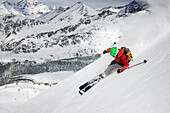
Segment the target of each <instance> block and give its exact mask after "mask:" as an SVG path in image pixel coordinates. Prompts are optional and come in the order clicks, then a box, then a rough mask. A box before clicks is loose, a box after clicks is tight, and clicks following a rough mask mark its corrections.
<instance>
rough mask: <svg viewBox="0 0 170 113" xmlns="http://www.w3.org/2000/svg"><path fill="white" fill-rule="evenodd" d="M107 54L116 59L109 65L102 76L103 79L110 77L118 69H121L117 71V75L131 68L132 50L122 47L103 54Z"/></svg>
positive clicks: (113, 48) (108, 50) (110, 49)
mask: <svg viewBox="0 0 170 113" xmlns="http://www.w3.org/2000/svg"><path fill="white" fill-rule="evenodd" d="M106 53H110V55H111V56H113V57H114V58H115V59H114V60H113V61H112V62H111V63H110V64H109V65H108V68H107V69H106V70H105V71H104V73H102V74H101V75H100V76H101V77H103V78H104V76H108V75H110V74H111V73H112V72H113V70H115V69H117V68H120V69H118V70H117V73H121V72H123V71H124V70H125V69H126V68H127V67H128V66H129V62H130V60H131V58H132V55H131V52H130V50H129V49H128V48H126V47H122V48H121V49H119V48H117V47H112V48H109V49H107V50H104V51H103V54H106ZM104 74H105V75H104Z"/></svg>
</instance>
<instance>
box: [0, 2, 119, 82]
mask: <svg viewBox="0 0 170 113" xmlns="http://www.w3.org/2000/svg"><path fill="white" fill-rule="evenodd" d="M13 4H14V3H13ZM119 20H121V18H117V13H116V12H113V11H110V10H102V11H96V10H94V9H92V8H90V7H88V6H87V5H85V4H84V3H82V2H78V3H76V4H75V5H73V6H72V7H70V8H66V9H65V8H59V9H58V8H57V9H56V10H54V11H51V12H49V13H46V14H44V15H42V16H40V17H39V18H37V19H25V18H24V17H23V18H21V17H18V16H15V15H9V16H5V17H4V18H3V19H2V20H0V35H1V38H0V49H1V51H2V53H1V57H0V61H2V64H6V65H7V64H8V63H9V62H10V64H11V65H13V63H14V65H15V66H14V67H13V66H12V67H11V66H9V67H8V65H7V67H8V68H6V71H7V72H6V71H2V72H1V76H3V77H5V81H9V80H11V79H10V78H11V77H13V76H16V75H19V74H31V72H32V73H38V72H39V73H40V72H44V71H45V70H46V71H50V69H48V68H47V67H48V66H49V64H48V63H49V61H55V60H60V59H65V58H66V59H68V58H70V57H71V58H72V57H81V56H93V55H95V54H96V53H101V52H102V51H103V48H107V47H108V45H110V46H111V45H112V44H113V42H117V41H118V40H119V39H120V37H121V32H120V30H119V29H120V28H119V27H118V24H117V23H118V21H119ZM44 21H45V22H44ZM103 39H105V41H102V40H103ZM4 62H5V63H4ZM25 62H30V63H29V65H28V66H27V65H26V66H25V67H24V66H23V65H19V64H18V63H21V64H22V63H23V64H27V63H25ZM44 62H45V64H44V65H45V66H42V69H41V71H36V70H34V69H33V68H28V67H30V65H31V66H32V67H34V65H38V66H37V67H38V68H39V67H40V66H39V65H42V64H41V63H44ZM83 62H84V61H83ZM36 63H40V64H36ZM16 64H17V65H16ZM46 64H47V65H48V66H46ZM86 64H87V63H86ZM18 65H19V66H18ZM82 65H83V66H85V65H84V64H82ZM3 66H4V67H5V65H3ZM83 66H81V67H83ZM20 67H23V68H20ZM35 67H36V66H35ZM17 69H18V72H16V71H15V70H17ZM20 69H23V70H27V71H26V72H27V73H25V72H22V70H20ZM78 69H79V68H76V67H75V69H74V70H73V71H75V70H78ZM30 70H31V71H30ZM54 70H55V71H56V70H59V69H55V68H54V69H52V70H51V71H54ZM0 80H1V79H0ZM2 81H4V79H2ZM4 83H6V82H2V84H4Z"/></svg>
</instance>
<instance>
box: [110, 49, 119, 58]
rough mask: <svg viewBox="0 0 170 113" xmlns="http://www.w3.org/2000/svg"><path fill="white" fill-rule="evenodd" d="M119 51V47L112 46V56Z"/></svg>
mask: <svg viewBox="0 0 170 113" xmlns="http://www.w3.org/2000/svg"><path fill="white" fill-rule="evenodd" d="M117 53H118V49H117V47H112V48H111V49H110V55H111V56H116V55H117Z"/></svg>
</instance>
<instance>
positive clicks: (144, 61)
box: [127, 60, 147, 69]
mask: <svg viewBox="0 0 170 113" xmlns="http://www.w3.org/2000/svg"><path fill="white" fill-rule="evenodd" d="M146 62H147V60H143V61H142V62H140V63H137V64H135V65H132V66H130V67H128V68H127V69H130V68H132V67H135V66H138V65H140V64H143V63H146Z"/></svg>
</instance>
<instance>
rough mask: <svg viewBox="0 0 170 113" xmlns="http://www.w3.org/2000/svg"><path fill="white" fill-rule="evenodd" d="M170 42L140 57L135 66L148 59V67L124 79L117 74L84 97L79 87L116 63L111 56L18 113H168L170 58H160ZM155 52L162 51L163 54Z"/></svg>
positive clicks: (30, 102)
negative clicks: (108, 65)
mask: <svg viewBox="0 0 170 113" xmlns="http://www.w3.org/2000/svg"><path fill="white" fill-rule="evenodd" d="M169 41H170V40H169V38H167V37H166V38H165V37H163V40H162V41H160V40H159V43H157V44H155V45H153V46H152V47H151V48H150V49H149V50H148V51H147V52H146V56H142V57H138V58H137V59H136V60H135V62H132V64H134V63H137V62H138V61H140V60H142V59H144V58H148V64H146V65H143V66H138V67H135V68H132V69H130V70H126V71H125V72H124V73H122V74H120V75H118V74H116V73H113V74H112V75H111V76H109V77H107V78H105V79H104V80H103V81H101V82H100V83H99V84H97V86H95V87H94V88H93V89H91V90H90V91H89V92H87V93H86V94H85V95H83V96H80V95H79V94H78V86H79V85H81V84H82V83H83V82H85V81H87V80H88V79H90V78H92V77H94V76H95V75H97V74H98V73H100V72H101V70H104V69H105V68H106V67H107V64H108V63H109V60H111V59H112V58H111V57H110V56H108V55H107V56H104V57H102V58H101V59H100V60H98V61H96V62H95V63H94V64H91V65H90V66H88V67H86V68H84V69H83V70H81V71H79V72H78V73H77V74H75V75H74V76H72V77H71V78H69V79H67V80H65V81H63V82H62V83H61V84H59V85H58V86H56V87H55V88H53V89H51V90H49V91H48V92H46V93H44V94H42V95H40V96H38V97H36V98H34V99H33V100H31V101H29V102H28V103H26V104H25V105H23V106H22V107H20V108H19V109H18V110H17V111H16V113H25V112H27V113H37V112H41V113H46V112H48V113H58V112H60V113H73V112H74V113H80V112H81V113H87V112H93V113H104V112H116V113H122V112H125V113H136V112H147V113H151V112H154V113H162V112H163V113H168V112H169V104H168V103H169V101H170V98H169V93H170V92H169V88H170V86H169V83H170V78H169V70H168V68H167V67H166V66H167V65H169V61H167V59H168V56H169V54H165V55H164V56H163V57H162V58H161V59H159V57H160V55H162V54H164V52H165V50H164V49H163V48H168V47H169V44H168V43H167V42H169ZM160 44H161V45H160ZM155 49H157V50H158V51H160V52H159V54H158V53H157V52H156V51H155ZM145 50H146V48H145ZM151 53H152V54H151ZM106 59H107V60H106ZM157 59H159V60H157ZM155 61H157V62H155ZM164 62H167V63H164ZM101 64H102V65H101ZM58 91H59V92H58ZM37 108H41V109H37Z"/></svg>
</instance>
